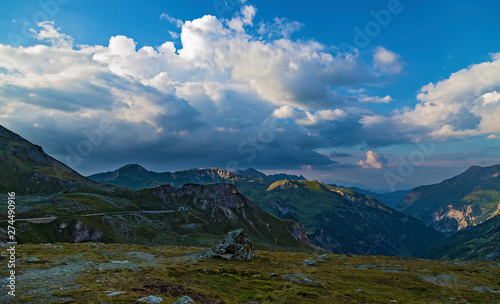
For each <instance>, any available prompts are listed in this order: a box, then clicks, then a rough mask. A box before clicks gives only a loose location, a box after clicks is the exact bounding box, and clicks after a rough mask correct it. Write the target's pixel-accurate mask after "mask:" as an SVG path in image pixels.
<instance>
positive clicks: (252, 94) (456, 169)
mask: <svg viewBox="0 0 500 304" xmlns="http://www.w3.org/2000/svg"><path fill="white" fill-rule="evenodd" d="M1 7H2V10H1V12H0V110H1V111H0V124H2V125H4V126H5V127H7V128H10V129H11V130H13V131H15V132H17V133H20V134H21V135H22V136H24V137H26V138H28V139H29V140H31V141H32V142H35V143H37V144H39V145H42V146H43V147H44V148H45V150H46V151H47V152H48V153H50V154H51V155H53V156H54V157H56V158H58V159H60V160H61V161H63V162H65V163H67V164H68V165H70V166H72V167H73V168H75V169H76V170H77V171H79V172H81V173H83V174H91V173H95V172H101V171H107V170H113V169H116V168H117V167H119V166H122V165H124V164H127V163H140V164H142V165H143V166H145V167H146V168H148V169H151V170H155V171H167V170H169V171H172V170H179V169H187V168H192V167H206V166H217V167H221V168H227V169H235V168H242V169H245V168H248V167H254V168H257V169H260V170H262V171H265V172H269V173H274V172H289V173H300V174H303V175H304V176H306V177H307V178H309V179H320V180H323V181H326V182H335V183H338V184H344V185H360V186H362V187H365V188H372V189H382V190H392V189H404V188H410V187H413V186H416V185H421V184H429V183H434V182H439V181H441V180H443V179H445V178H449V177H451V176H453V175H456V174H458V173H460V172H461V171H463V170H465V169H466V168H467V167H469V166H470V165H482V166H485V165H492V164H496V163H499V160H498V152H497V151H498V148H499V146H500V143H499V142H500V140H499V137H500V122H497V119H496V117H497V115H500V94H499V93H498V92H500V76H498V75H500V68H499V66H500V55H498V53H499V52H500V39H499V38H500V37H499V36H500V22H499V21H498V16H497V13H498V11H499V9H500V3H498V1H476V2H471V1H416V0H413V1H410V0H401V1H397V0H388V1H320V0H316V1H310V2H308V3H307V4H304V2H303V1H287V2H286V3H285V2H283V1H250V0H247V1H243V2H242V1H241V0H231V1H226V2H224V1H222V0H220V1H219V0H217V1H189V0H188V1H142V2H138V1H121V2H120V5H117V4H116V2H114V1H75V0H73V1H70V0H47V1H22V0H21V1H15V2H14V1H9V2H8V1H1ZM346 45H349V47H346Z"/></svg>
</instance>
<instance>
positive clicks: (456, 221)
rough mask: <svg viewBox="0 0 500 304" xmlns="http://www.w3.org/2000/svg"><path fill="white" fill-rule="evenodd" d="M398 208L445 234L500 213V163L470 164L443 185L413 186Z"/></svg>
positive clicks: (476, 223)
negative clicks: (487, 165)
mask: <svg viewBox="0 0 500 304" xmlns="http://www.w3.org/2000/svg"><path fill="white" fill-rule="evenodd" d="M396 209H397V210H399V211H401V212H404V213H406V214H410V215H412V216H414V217H416V218H418V219H420V220H421V221H423V222H424V223H425V224H427V225H428V226H430V227H433V228H435V229H437V230H439V231H441V232H443V233H445V234H453V233H455V232H457V231H459V230H461V229H464V228H466V227H468V226H471V225H472V226H473V225H478V224H480V223H482V222H484V221H486V220H488V219H490V218H492V217H493V216H495V215H497V214H499V213H500V165H495V166H490V167H484V168H483V167H478V166H473V167H470V168H469V169H468V170H467V171H465V172H464V173H462V174H460V175H458V176H456V177H454V178H451V179H448V180H445V181H443V182H441V183H439V184H435V185H430V186H422V187H418V188H415V189H413V190H412V191H411V192H410V193H409V194H408V195H407V196H406V197H405V198H404V199H403V200H402V201H401V202H400V203H399V204H398V205H397V206H396Z"/></svg>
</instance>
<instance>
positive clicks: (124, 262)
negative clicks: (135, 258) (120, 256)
mask: <svg viewBox="0 0 500 304" xmlns="http://www.w3.org/2000/svg"><path fill="white" fill-rule="evenodd" d="M111 263H114V264H130V262H129V261H127V260H125V261H111Z"/></svg>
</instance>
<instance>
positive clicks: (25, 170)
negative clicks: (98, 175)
mask: <svg viewBox="0 0 500 304" xmlns="http://www.w3.org/2000/svg"><path fill="white" fill-rule="evenodd" d="M82 188H102V187H101V186H100V185H98V184H96V183H94V182H92V181H91V180H88V179H87V178H85V177H83V176H81V175H80V174H78V173H77V172H75V171H74V170H72V169H71V168H69V167H67V166H66V165H64V164H63V163H61V162H59V161H57V160H55V159H54V158H52V157H50V156H49V155H47V154H45V153H44V152H43V149H42V147H40V146H37V145H34V144H32V143H30V142H29V141H27V140H25V139H24V138H22V137H20V136H19V135H17V134H15V133H13V132H11V131H9V130H7V129H6V128H4V127H2V126H0V192H2V193H5V192H7V191H8V192H12V191H15V192H22V193H31V194H35V193H42V194H53V193H57V192H60V191H69V190H71V189H82Z"/></svg>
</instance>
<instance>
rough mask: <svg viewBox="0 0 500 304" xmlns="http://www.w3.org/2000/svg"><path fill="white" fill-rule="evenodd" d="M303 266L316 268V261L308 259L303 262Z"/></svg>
mask: <svg viewBox="0 0 500 304" xmlns="http://www.w3.org/2000/svg"><path fill="white" fill-rule="evenodd" d="M301 264H302V265H304V266H316V261H315V260H312V259H307V260H304V261H302V263H301Z"/></svg>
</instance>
